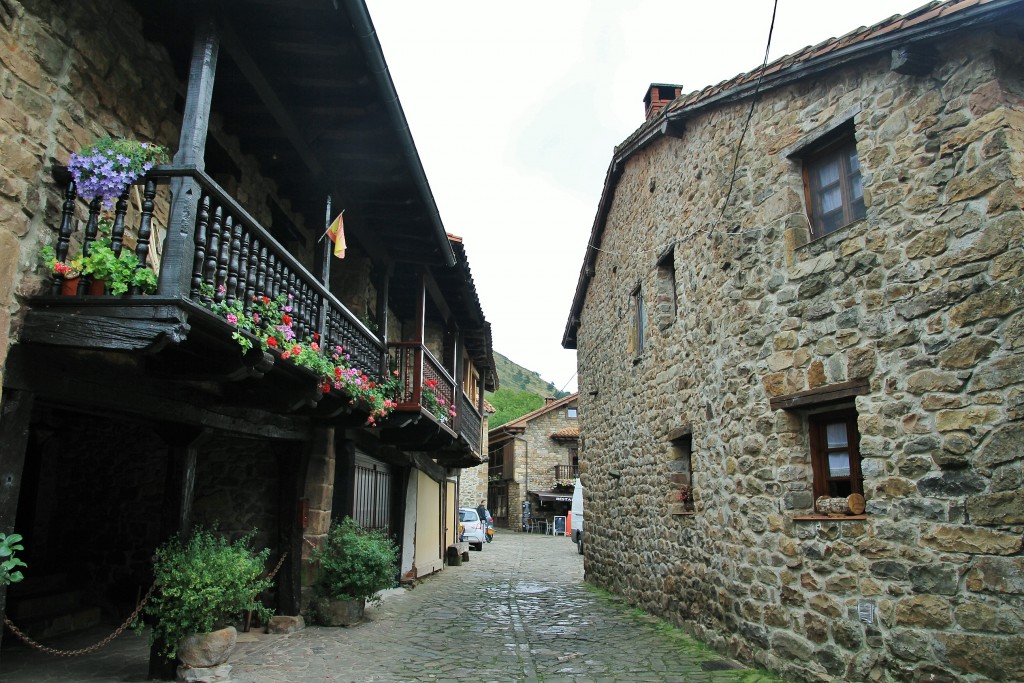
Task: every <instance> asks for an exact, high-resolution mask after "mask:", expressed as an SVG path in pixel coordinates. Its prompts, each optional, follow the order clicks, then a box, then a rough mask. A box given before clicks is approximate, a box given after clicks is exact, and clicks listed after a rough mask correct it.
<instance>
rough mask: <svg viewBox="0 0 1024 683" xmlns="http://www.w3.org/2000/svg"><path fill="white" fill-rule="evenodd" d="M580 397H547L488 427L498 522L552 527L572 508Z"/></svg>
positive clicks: (490, 498) (490, 503)
mask: <svg viewBox="0 0 1024 683" xmlns="http://www.w3.org/2000/svg"><path fill="white" fill-rule="evenodd" d="M577 399H578V395H577V394H570V395H569V396H566V397H565V398H561V399H557V400H556V399H554V398H550V397H549V398H546V399H544V406H543V407H541V408H538V409H537V410H534V411H533V412H531V413H527V414H526V415H523V416H522V417H520V418H519V419H516V420H512V421H511V422H506V423H505V424H503V425H501V426H500V427H495V428H494V429H492V430H491V431H490V432H489V433H488V435H487V438H488V449H487V451H488V452H487V481H488V489H487V507H488V509H489V510H490V511H491V515H492V516H493V517H494V523H495V524H496V525H497V526H500V527H504V528H507V529H513V530H517V531H518V530H530V531H542V530H549V529H550V527H551V524H552V522H553V520H554V518H555V517H557V516H562V517H564V516H565V514H566V512H567V511H568V510H569V506H570V503H571V502H572V492H573V489H574V484H575V479H576V477H578V476H579V435H580V430H579V414H578V412H577V410H578V409H577V406H578V402H577ZM481 469H482V468H481ZM524 503H527V504H528V510H527V507H526V506H524Z"/></svg>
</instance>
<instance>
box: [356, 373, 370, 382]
mask: <svg viewBox="0 0 1024 683" xmlns="http://www.w3.org/2000/svg"><path fill="white" fill-rule="evenodd" d="M359 379H361V380H362V381H364V382H367V381H369V379H370V378H369V377H367V376H366V375H359Z"/></svg>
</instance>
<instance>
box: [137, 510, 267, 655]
mask: <svg viewBox="0 0 1024 683" xmlns="http://www.w3.org/2000/svg"><path fill="white" fill-rule="evenodd" d="M253 535H254V533H250V534H248V535H247V536H244V537H243V538H240V539H238V540H237V541H235V542H233V543H231V542H229V541H228V540H227V539H225V538H223V537H220V536H216V535H214V534H213V532H211V531H209V530H205V529H196V530H195V531H194V532H193V533H192V535H191V536H190V537H189V538H188V539H187V540H182V539H180V538H178V537H174V538H172V539H171V540H169V541H168V542H167V543H165V544H164V545H162V546H160V547H159V548H158V549H157V551H156V561H155V563H154V567H153V574H154V576H153V578H154V581H155V582H156V584H157V590H156V592H155V593H154V594H153V597H152V598H150V600H149V602H148V603H147V604H146V606H145V608H144V610H143V613H144V614H145V615H146V616H148V617H150V618H151V619H152V621H153V627H152V631H151V632H150V636H149V637H150V643H159V645H158V648H159V651H160V654H162V655H164V656H166V657H167V658H168V659H175V658H176V657H179V656H180V659H181V661H182V665H183V666H186V667H188V668H196V667H204V668H208V667H215V666H220V665H222V664H223V663H224V662H225V661H227V658H228V656H229V655H230V654H231V649H232V648H233V647H234V644H235V639H236V638H237V632H236V631H235V628H234V627H233V626H232V625H231V624H232V623H236V622H238V621H239V620H240V618H241V616H242V615H243V613H245V612H249V611H251V612H253V613H255V614H257V615H258V616H259V617H260V619H261V620H266V619H269V618H270V617H271V616H273V610H271V609H269V608H267V607H264V606H263V604H262V603H260V601H259V599H258V596H259V594H260V593H261V592H262V591H264V590H267V589H268V588H270V585H271V580H270V579H269V578H267V577H266V576H265V573H266V572H265V564H266V561H267V556H268V555H269V554H270V550H269V549H264V550H261V551H259V552H256V551H255V550H253V548H252V540H253ZM135 626H136V629H137V630H138V631H139V632H141V631H142V628H143V623H142V622H141V620H140V621H137V622H136V624H135ZM204 635H209V636H210V637H209V638H207V639H206V640H208V641H210V642H211V643H212V645H211V648H210V649H211V650H212V651H215V653H216V654H215V655H214V656H212V657H211V658H210V659H209V660H208V661H195V660H190V659H188V658H186V656H185V654H184V653H183V652H182V650H183V649H184V648H188V649H189V651H192V650H193V648H192V647H191V645H192V643H191V642H189V641H194V640H195V638H194V636H200V637H201V638H202V637H203V636H204ZM217 643H222V645H221V646H219V647H218V646H217ZM194 649H195V650H196V651H198V650H201V649H202V648H194ZM218 660H220V661H218Z"/></svg>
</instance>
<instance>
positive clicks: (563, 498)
mask: <svg viewBox="0 0 1024 683" xmlns="http://www.w3.org/2000/svg"><path fill="white" fill-rule="evenodd" d="M530 495H531V496H537V497H538V498H540V502H542V503H552V502H554V503H571V502H572V493H571V492H570V493H565V492H564V491H530Z"/></svg>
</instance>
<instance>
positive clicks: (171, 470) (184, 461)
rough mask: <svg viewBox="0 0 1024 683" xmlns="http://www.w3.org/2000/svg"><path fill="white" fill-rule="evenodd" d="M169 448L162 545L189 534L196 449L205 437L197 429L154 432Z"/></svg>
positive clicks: (177, 427) (181, 427)
mask: <svg viewBox="0 0 1024 683" xmlns="http://www.w3.org/2000/svg"><path fill="white" fill-rule="evenodd" d="M156 431H157V433H158V434H159V435H160V438H161V439H163V441H164V442H165V443H166V444H167V445H168V458H167V476H166V477H165V479H164V506H163V513H164V514H163V519H162V520H161V523H160V539H161V542H163V541H165V540H167V539H168V538H170V537H171V536H174V535H175V534H181V535H182V536H187V535H189V534H190V533H191V531H192V501H193V500H194V499H195V490H196V461H197V459H198V455H199V445H200V444H201V443H202V441H204V440H205V439H206V437H207V435H208V433H207V432H204V431H203V430H202V429H200V428H198V427H187V426H185V425H177V424H176V425H165V426H163V427H161V428H159V429H157V430H156Z"/></svg>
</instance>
